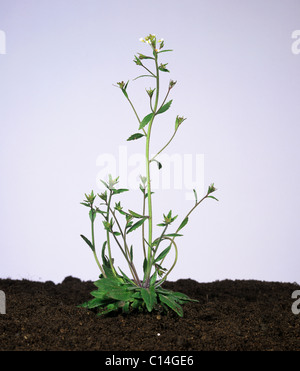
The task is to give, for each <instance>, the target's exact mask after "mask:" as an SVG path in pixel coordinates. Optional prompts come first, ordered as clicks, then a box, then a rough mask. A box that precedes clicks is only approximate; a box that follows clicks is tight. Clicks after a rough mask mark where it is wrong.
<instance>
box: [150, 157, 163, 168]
mask: <svg viewBox="0 0 300 371" xmlns="http://www.w3.org/2000/svg"><path fill="white" fill-rule="evenodd" d="M151 161H154V162H156V163H157V166H158V170H160V169H161V168H162V164H161V163H160V162H159V161H157V160H155V159H153V160H151Z"/></svg>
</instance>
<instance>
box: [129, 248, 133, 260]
mask: <svg viewBox="0 0 300 371" xmlns="http://www.w3.org/2000/svg"><path fill="white" fill-rule="evenodd" d="M129 253H130V260H131V261H133V249H132V245H131V246H130V251H129Z"/></svg>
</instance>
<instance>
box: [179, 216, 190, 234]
mask: <svg viewBox="0 0 300 371" xmlns="http://www.w3.org/2000/svg"><path fill="white" fill-rule="evenodd" d="M188 221H189V218H188V217H186V218H185V219H184V220H183V222H182V223H181V224H180V226H179V228H178V229H177V232H179V231H180V229H182V228H183V227H185V226H186V225H187V223H188Z"/></svg>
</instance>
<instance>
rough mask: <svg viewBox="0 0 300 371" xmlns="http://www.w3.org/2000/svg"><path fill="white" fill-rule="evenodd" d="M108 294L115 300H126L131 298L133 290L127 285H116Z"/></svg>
mask: <svg viewBox="0 0 300 371" xmlns="http://www.w3.org/2000/svg"><path fill="white" fill-rule="evenodd" d="M106 295H107V296H108V297H110V298H112V299H115V300H122V301H126V300H129V299H130V297H131V292H130V291H128V290H127V289H126V286H116V287H114V288H112V289H110V290H109V291H107V293H106Z"/></svg>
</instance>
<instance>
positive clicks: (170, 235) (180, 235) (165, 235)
mask: <svg viewBox="0 0 300 371" xmlns="http://www.w3.org/2000/svg"><path fill="white" fill-rule="evenodd" d="M182 236H183V234H178V233H169V234H164V235H163V237H182Z"/></svg>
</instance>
